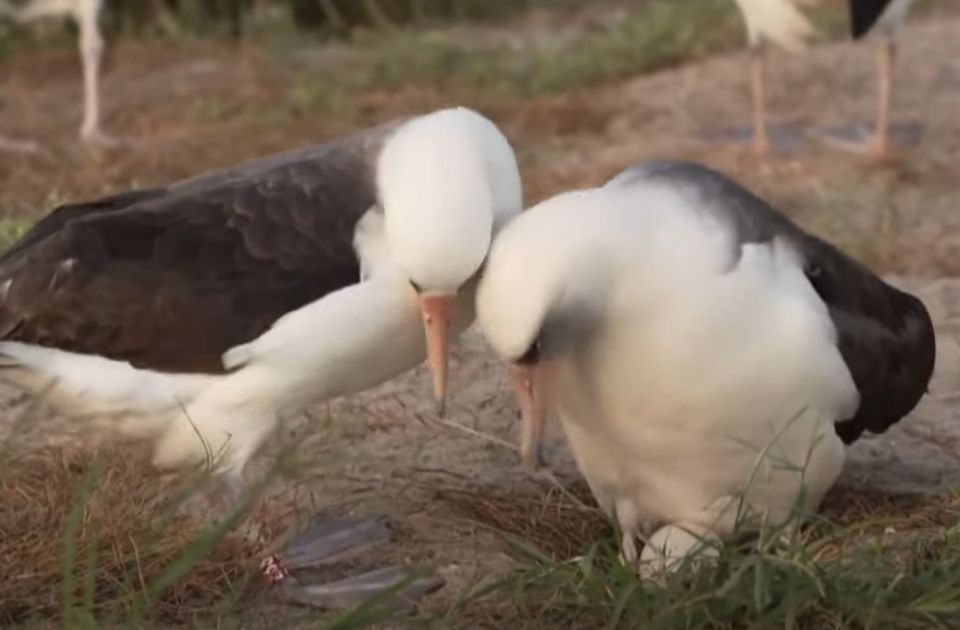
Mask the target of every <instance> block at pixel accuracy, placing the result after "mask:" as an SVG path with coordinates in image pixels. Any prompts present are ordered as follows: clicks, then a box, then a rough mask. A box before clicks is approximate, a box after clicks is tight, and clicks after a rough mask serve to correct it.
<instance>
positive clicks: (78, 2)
mask: <svg viewBox="0 0 960 630" xmlns="http://www.w3.org/2000/svg"><path fill="white" fill-rule="evenodd" d="M102 10H103V0H29V2H27V3H26V4H24V5H23V6H19V7H18V6H14V5H12V4H10V2H9V1H8V0H0V18H2V17H7V18H10V19H12V20H14V21H16V22H19V23H21V24H26V23H29V22H33V21H35V20H39V19H41V18H46V17H57V16H63V15H69V16H70V17H72V18H73V19H74V20H75V21H76V23H77V27H78V29H79V31H80V40H79V44H80V62H81V66H82V68H83V121H82V122H81V124H80V139H81V140H82V141H84V142H86V143H88V144H94V145H112V144H115V142H116V141H115V140H114V139H112V138H110V137H109V136H107V135H106V134H104V133H103V131H102V130H101V128H100V64H101V61H102V59H103V35H102V34H101V33H100V25H99V19H100V13H101V11H102ZM38 148H39V147H38V146H37V144H36V143H35V142H33V141H30V140H15V139H12V138H5V137H3V136H0V150H5V151H13V152H22V153H30V152H34V151H36V150H37V149H38Z"/></svg>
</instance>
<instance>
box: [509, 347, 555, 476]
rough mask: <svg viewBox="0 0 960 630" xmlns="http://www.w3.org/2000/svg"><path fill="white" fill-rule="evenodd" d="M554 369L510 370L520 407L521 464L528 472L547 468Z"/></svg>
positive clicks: (520, 367)
mask: <svg viewBox="0 0 960 630" xmlns="http://www.w3.org/2000/svg"><path fill="white" fill-rule="evenodd" d="M554 372H555V370H554V365H553V364H552V363H549V362H545V361H539V362H537V363H534V364H532V365H519V364H514V365H512V366H511V367H510V384H511V386H512V388H513V393H514V396H516V398H517V404H518V405H519V407H520V418H521V420H520V421H521V429H520V461H521V462H522V463H523V465H524V467H526V468H527V469H528V470H536V469H537V468H539V467H540V466H541V465H542V464H543V452H542V451H543V430H544V426H545V425H546V419H547V413H548V412H549V407H550V401H551V400H552V397H553V381H554Z"/></svg>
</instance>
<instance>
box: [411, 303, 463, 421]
mask: <svg viewBox="0 0 960 630" xmlns="http://www.w3.org/2000/svg"><path fill="white" fill-rule="evenodd" d="M455 298H456V295H451V294H438V293H426V294H423V295H421V296H420V298H419V300H420V314H421V315H422V317H423V331H424V333H425V335H426V338H427V367H428V368H430V374H431V375H432V376H433V396H434V398H436V399H437V413H439V414H440V415H443V413H444V410H445V406H446V398H447V355H448V354H449V333H448V331H449V328H450V314H451V311H452V310H453V301H454V299H455Z"/></svg>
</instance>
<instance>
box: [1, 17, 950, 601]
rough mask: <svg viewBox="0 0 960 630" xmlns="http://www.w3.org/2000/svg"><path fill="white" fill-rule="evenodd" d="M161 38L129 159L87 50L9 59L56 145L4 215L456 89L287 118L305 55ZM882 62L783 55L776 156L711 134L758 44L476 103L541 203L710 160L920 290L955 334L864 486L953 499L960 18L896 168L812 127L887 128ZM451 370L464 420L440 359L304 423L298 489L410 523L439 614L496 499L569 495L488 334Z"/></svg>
mask: <svg viewBox="0 0 960 630" xmlns="http://www.w3.org/2000/svg"><path fill="white" fill-rule="evenodd" d="M156 46H157V45H156V44H153V45H147V44H129V43H124V44H122V45H120V46H119V50H115V51H114V53H113V58H112V63H111V65H110V67H109V68H108V70H107V74H106V76H105V94H106V96H105V104H106V108H107V112H108V120H107V125H108V127H109V128H110V130H111V131H113V132H115V133H119V134H122V135H124V136H126V137H131V138H134V139H136V140H137V141H138V142H140V143H142V144H141V145H140V146H138V147H135V148H133V149H128V150H124V151H117V152H106V153H102V154H91V153H88V152H87V151H85V150H83V149H80V148H79V147H77V146H75V145H74V144H73V143H72V138H73V134H74V132H75V126H76V123H77V121H78V120H79V99H78V95H79V86H78V81H77V75H76V62H75V60H74V59H73V52H72V50H64V51H62V52H57V53H48V54H43V55H39V56H35V57H26V56H19V57H16V58H14V59H13V60H11V61H10V62H9V63H7V64H6V65H5V66H4V67H3V68H2V74H0V90H2V95H3V98H4V99H6V100H5V101H4V102H3V106H4V107H3V109H2V110H0V114H2V117H0V121H2V129H3V130H4V132H6V133H11V134H18V135H32V136H33V137H35V138H38V139H39V140H41V141H42V142H44V143H45V144H46V146H47V152H46V153H45V154H43V155H41V156H36V157H10V156H0V210H2V211H3V212H5V213H6V214H7V215H10V216H19V215H22V214H25V213H39V212H40V211H42V210H43V209H45V208H47V207H49V205H50V204H51V203H53V202H54V201H56V200H61V199H64V198H71V199H78V198H84V197H89V196H92V195H98V194H102V193H105V192H108V191H112V190H117V189H120V188H125V187H128V186H130V185H134V184H140V185H146V184H152V183H158V182H164V181H169V180H171V179H173V178H177V177H182V176H186V175H189V174H194V173H196V172H198V171H201V170H203V169H206V168H210V167H213V166H216V165H220V164H227V163H230V162H235V161H238V160H241V159H245V158H248V157H252V156H256V155H261V154H263V153H266V152H271V151H277V150H283V149H288V148H293V147H296V146H301V145H303V144H305V143H307V142H312V141H319V140H322V139H324V138H326V137H329V136H330V135H333V134H335V133H339V132H342V131H345V130H347V129H349V128H351V127H354V126H359V125H364V124H371V123H373V122H375V121H378V120H382V119H384V118H387V117H389V116H392V115H396V114H400V113H406V112H410V111H420V110H424V109H427V108H432V107H436V106H439V105H442V104H445V103H448V102H450V101H449V99H447V98H445V97H444V96H442V95H440V94H438V93H436V92H433V91H430V90H424V89H417V90H412V89H411V90H405V91H401V92H400V93H399V94H396V93H391V94H378V93H368V94H364V95H361V97H359V98H358V99H357V101H356V102H355V103H352V104H351V106H350V108H349V111H347V112H346V114H345V115H339V116H337V117H333V116H330V117H325V116H318V117H311V116H304V117H297V116H292V117H278V122H275V123H269V121H268V122H264V117H263V116H262V115H260V114H262V112H265V111H271V109H270V108H271V107H279V105H278V103H279V101H280V100H282V99H283V98H285V95H286V94H288V91H289V89H290V83H289V82H290V80H291V75H290V74H289V72H288V71H287V70H286V66H287V65H288V63H287V62H284V61H283V60H276V59H271V58H270V57H268V56H267V55H266V54H264V53H262V52H259V51H257V50H255V49H239V50H237V51H225V50H222V49H218V48H215V47H212V46H205V45H200V44H190V45H189V46H185V47H183V48H179V49H168V50H157V49H156ZM303 63H310V61H309V60H306V59H305V60H304V62H303ZM317 63H320V62H317ZM873 71H874V64H873V50H872V48H871V47H870V46H869V45H866V44H860V45H852V44H829V45H822V46H819V47H817V48H816V49H814V50H812V51H811V52H810V53H809V54H807V55H804V56H791V55H787V54H781V53H776V54H774V55H773V57H772V59H771V72H770V101H769V111H770V115H771V118H772V120H773V121H774V123H775V124H777V125H779V127H778V128H780V129H782V130H785V133H787V138H788V140H789V139H791V136H790V134H791V133H794V134H795V137H793V140H795V144H794V145H793V146H792V147H791V149H790V151H789V152H787V153H784V154H781V155H777V156H774V157H772V158H770V159H768V160H757V159H755V158H753V157H752V156H751V155H750V154H749V153H748V152H746V151H744V150H743V149H741V148H739V147H730V146H721V145H717V144H712V143H710V142H708V141H705V140H704V138H706V137H707V136H709V135H711V134H716V133H718V132H722V131H723V130H725V129H729V128H733V127H737V126H743V125H744V124H745V123H747V122H748V121H749V108H748V104H749V100H748V99H749V94H748V92H747V85H746V65H745V63H744V58H743V57H742V56H740V55H729V56H721V57H717V58H714V59H711V60H708V61H706V62H704V63H699V64H694V65H689V66H685V67H682V68H680V69H677V70H671V71H665V72H661V73H658V74H654V75H650V76H643V77H637V78H635V79H632V80H627V81H623V82H618V83H616V84H613V85H608V86H604V87H600V88H590V89H584V90H580V91H578V92H575V93H571V94H566V95H563V96H557V97H550V98H543V99H539V100H534V101H522V102H521V101H516V102H494V101H492V100H490V99H487V98H486V97H485V96H484V95H482V94H478V95H475V96H474V97H473V100H472V102H469V103H465V104H469V105H474V106H476V107H478V108H479V109H481V110H483V111H485V112H487V113H489V114H490V115H491V116H493V117H494V118H495V119H496V120H497V121H498V122H500V123H502V126H503V128H504V129H505V131H506V133H507V134H508V135H509V136H510V137H511V139H512V140H513V142H514V144H515V146H516V147H517V150H518V154H519V156H520V159H521V165H522V168H523V174H524V182H525V186H526V197H527V200H528V201H529V202H534V201H537V200H539V199H542V198H543V197H545V196H547V195H549V194H551V193H553V192H557V191H559V190H562V189H568V188H573V187H579V186H585V185H594V184H598V183H600V182H602V181H603V180H604V179H605V178H607V177H608V176H610V175H612V174H614V173H615V172H617V171H619V170H620V169H621V168H623V167H625V166H627V165H628V164H630V163H632V162H634V161H637V160H640V159H644V158H649V157H659V158H688V159H697V160H701V161H704V162H706V163H708V164H710V165H713V166H715V167H719V168H721V169H722V170H724V171H726V172H728V173H730V174H731V175H734V176H735V177H737V178H739V179H741V180H742V181H744V182H745V183H746V184H747V185H749V186H750V187H751V188H753V189H755V190H756V191H757V192H758V193H760V194H761V195H762V196H765V197H767V198H768V199H769V200H771V201H772V202H774V203H775V205H778V206H779V207H781V208H783V209H784V210H785V211H787V212H788V213H789V214H791V215H792V216H793V217H795V218H796V219H797V220H798V221H799V222H801V223H802V224H803V225H805V226H807V227H808V228H810V229H812V230H814V231H816V232H818V233H820V234H822V235H825V236H827V237H828V238H830V239H831V240H833V241H835V242H837V243H838V244H840V245H841V246H844V247H846V248H848V249H849V250H850V251H852V252H854V253H855V254H857V255H858V256H860V257H861V258H862V259H864V260H865V261H866V262H868V263H870V264H871V265H873V266H875V267H876V268H878V269H880V270H882V271H883V272H884V273H887V274H890V275H891V277H892V278H893V279H894V282H895V283H896V284H898V285H899V286H902V287H904V288H906V289H908V290H912V291H915V292H916V293H917V294H918V295H920V296H921V297H922V298H923V299H924V301H925V302H926V303H927V305H928V307H929V308H930V310H931V312H932V315H933V318H934V321H935V322H936V325H937V330H938V344H939V346H938V358H937V370H936V374H935V377H934V381H933V384H932V386H931V389H930V394H929V395H928V396H927V397H926V398H925V399H924V401H923V402H922V403H921V405H920V406H919V407H918V408H917V410H916V411H915V412H914V413H913V414H911V416H910V417H908V418H906V419H905V420H904V421H903V422H901V423H900V424H899V425H898V426H897V427H895V428H894V429H892V430H891V431H890V432H889V433H888V434H886V435H883V436H873V437H869V438H866V439H864V440H862V441H861V442H859V443H858V444H856V445H855V446H854V447H853V448H851V449H850V451H849V463H848V466H847V469H846V472H845V475H844V480H843V482H842V483H843V484H844V485H845V486H847V487H863V486H866V487H871V488H874V489H879V490H882V491H885V492H892V493H893V492H896V493H900V492H906V493H926V492H937V491H941V490H943V489H944V488H946V487H948V486H949V485H951V484H953V483H955V482H957V481H958V480H960V459H958V454H960V453H958V448H960V411H958V408H957V406H956V404H955V403H956V402H957V401H958V400H960V279H956V278H955V277H956V276H958V274H960V212H957V209H958V208H957V206H958V205H960V193H958V192H957V191H958V187H957V180H958V178H960V18H950V19H941V20H936V21H926V22H923V23H918V24H915V25H913V26H911V27H910V28H909V29H908V31H907V33H906V36H905V38H904V43H903V46H902V48H901V51H900V56H899V58H898V70H897V76H898V91H897V93H896V101H895V108H894V112H895V121H896V122H897V123H898V124H900V125H902V126H907V127H908V128H911V129H912V130H913V131H915V132H916V131H917V130H918V129H919V132H920V133H919V140H918V141H917V142H916V143H915V144H913V145H910V146H907V147H905V148H904V149H903V151H902V152H901V154H900V155H898V156H897V157H896V159H894V160H892V161H890V162H888V163H885V164H875V163H872V162H869V161H867V160H865V159H863V158H861V157H859V156H856V155H852V154H846V153H840V152H837V151H835V150H833V149H829V148H827V147H825V146H824V145H822V144H821V143H818V142H817V141H816V140H815V139H812V138H810V137H807V136H804V135H803V133H804V132H808V133H810V132H815V131H816V130H817V129H819V128H821V127H824V126H829V125H836V124H844V123H849V122H851V121H866V120H869V119H870V118H871V117H872V114H873V107H874V74H873ZM211 109H216V110H217V112H218V114H217V116H213V115H211V114H210V113H209V111H208V110H211ZM254 114H257V115H254ZM341 114H343V112H341ZM451 375H452V377H451V379H452V382H451V391H452V392H453V398H452V404H451V405H450V410H449V412H448V414H447V416H446V417H445V418H438V417H437V416H436V415H435V413H434V411H433V405H432V403H431V399H430V397H429V396H428V392H429V383H428V380H427V378H426V374H425V372H424V370H423V369H422V368H421V369H418V370H416V371H415V372H413V373H410V374H408V375H406V376H403V377H401V378H398V379H395V380H394V381H393V382H391V383H388V384H386V385H384V386H382V387H380V388H377V389H376V390H373V391H370V392H367V393H365V394H363V395H361V396H355V397H351V398H349V399H345V400H338V401H335V402H333V403H331V404H329V405H324V406H322V407H321V408H320V409H317V410H315V412H314V413H313V414H311V419H309V420H307V419H305V420H303V421H302V422H299V423H297V424H296V426H290V427H288V428H287V429H286V431H285V436H284V437H285V438H287V439H288V440H289V441H290V442H296V443H298V444H299V448H298V452H299V455H300V458H301V460H302V462H303V465H302V466H301V469H300V471H299V478H298V479H297V480H295V482H294V481H293V480H291V481H290V486H291V488H292V487H293V486H294V485H296V486H297V488H298V490H300V491H309V492H310V493H312V495H313V500H314V501H315V502H316V504H317V506H318V507H320V508H323V509H325V510H328V511H332V512H335V513H356V514H372V513H386V514H389V515H390V517H391V519H392V520H393V522H394V523H395V524H396V526H397V529H398V536H397V540H396V542H395V544H394V545H392V546H391V547H390V548H389V549H388V550H386V551H385V552H383V555H382V556H379V557H381V558H384V557H385V558H392V559H398V560H403V561H406V562H412V563H415V564H421V565H423V564H427V565H432V566H437V567H439V572H440V573H441V574H442V575H443V576H444V577H445V578H446V579H447V581H448V584H447V586H446V587H445V588H444V589H443V590H442V591H440V592H439V593H437V594H436V595H434V596H432V597H431V598H430V600H428V602H427V607H428V608H429V607H438V606H441V605H442V603H443V602H445V601H449V598H450V596H451V595H452V594H454V593H456V592H458V591H459V590H460V589H461V588H463V587H464V586H466V585H468V584H469V583H470V582H471V581H472V580H475V579H478V578H485V577H490V576H493V575H497V574H500V573H502V572H504V571H505V570H507V569H508V568H510V567H511V566H512V560H511V558H510V555H509V553H508V549H507V546H506V544H505V543H504V540H503V537H502V535H501V532H498V531H496V529H497V528H496V527H495V526H494V525H493V524H491V521H490V520H489V519H487V520H485V519H483V518H480V517H479V516H478V513H479V512H478V509H477V508H482V507H483V506H481V505H479V504H480V503H481V502H482V501H481V500H480V499H479V498H478V497H484V496H487V497H496V496H502V495H505V494H510V495H512V496H513V498H514V501H515V505H516V504H518V503H521V502H522V501H523V497H529V498H530V501H529V503H530V506H531V512H530V513H529V515H528V520H529V522H530V523H533V524H535V523H536V521H537V516H538V515H537V513H536V512H535V511H534V508H535V507H537V508H538V509H543V502H542V496H543V494H544V493H545V492H552V491H553V490H551V487H552V486H551V485H550V484H549V483H546V482H543V481H536V480H532V479H530V478H529V477H528V476H527V475H525V474H524V473H523V472H522V471H521V469H520V468H519V467H518V466H517V462H516V452H515V450H514V449H513V447H512V444H514V443H515V442H516V437H517V436H516V434H515V430H516V422H515V411H514V407H513V404H512V401H511V400H510V398H509V395H508V393H507V391H506V389H505V387H504V385H505V383H504V376H505V374H504V371H503V370H502V368H501V366H499V365H498V363H497V362H496V361H495V360H494V359H493V358H492V356H491V354H490V353H489V351H488V350H487V348H486V346H485V344H484V342H483V340H482V339H481V338H480V337H479V335H478V334H477V333H476V332H475V331H473V330H471V331H470V332H469V333H468V334H466V335H465V336H464V337H463V338H462V339H461V340H460V342H459V343H458V345H457V346H456V348H455V350H454V357H453V360H452V364H451ZM555 429H556V427H554V433H553V434H552V435H551V438H550V439H551V449H550V451H549V455H548V458H549V460H550V463H551V466H552V467H553V468H554V469H555V470H556V471H557V473H558V476H559V477H560V478H561V479H564V480H566V481H572V480H575V479H576V478H577V476H576V472H575V468H574V467H573V464H572V460H571V459H570V457H569V454H568V452H567V451H566V449H565V446H564V444H563V440H562V436H560V435H558V434H557V432H556V430H555ZM269 457H270V454H269V453H267V454H265V455H264V457H262V458H261V460H260V462H259V464H260V465H263V464H264V462H265V461H268V460H269ZM584 509H585V510H586V509H588V508H584ZM571 518H575V517H571ZM555 520H556V519H555ZM532 531H534V532H535V531H536V530H535V528H534V529H533V530H532ZM547 534H548V533H545V534H544V537H545V538H546V537H547ZM534 535H535V534H534ZM535 542H536V541H535ZM378 553H379V552H378Z"/></svg>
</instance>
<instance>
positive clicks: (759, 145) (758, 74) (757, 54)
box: [750, 42, 770, 157]
mask: <svg viewBox="0 0 960 630" xmlns="http://www.w3.org/2000/svg"><path fill="white" fill-rule="evenodd" d="M766 66H767V57H766V47H765V46H764V44H763V43H762V42H761V43H758V44H756V45H755V46H753V47H752V48H751V49H750V79H751V81H750V83H751V86H752V92H753V152H754V154H755V155H757V156H760V157H763V156H766V155H767V154H768V153H769V152H770V138H769V136H768V135H767V110H766V101H767V89H766Z"/></svg>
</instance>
